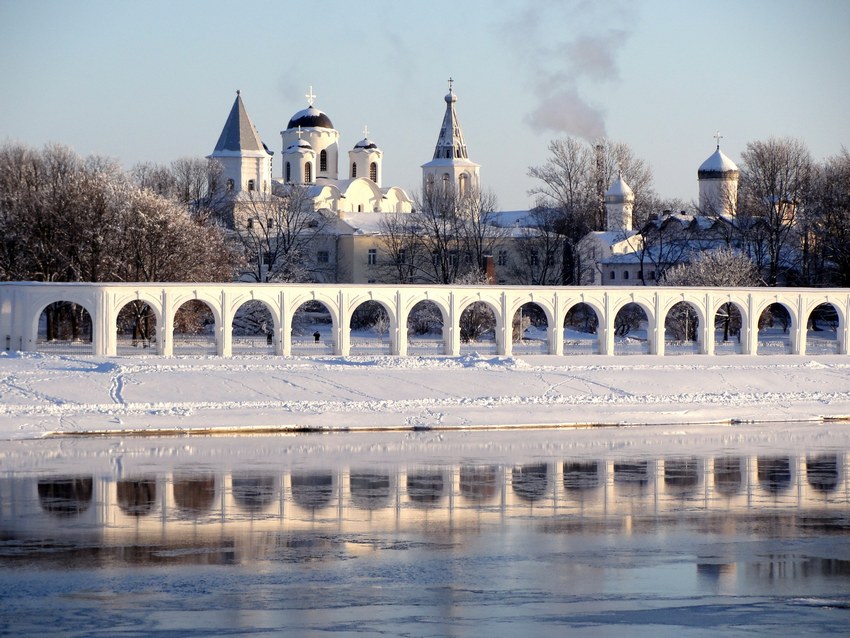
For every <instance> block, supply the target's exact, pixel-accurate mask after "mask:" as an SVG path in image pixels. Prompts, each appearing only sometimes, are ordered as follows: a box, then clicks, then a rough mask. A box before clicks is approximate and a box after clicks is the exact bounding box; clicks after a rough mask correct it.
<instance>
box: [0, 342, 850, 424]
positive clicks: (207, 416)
mask: <svg viewBox="0 0 850 638" xmlns="http://www.w3.org/2000/svg"><path fill="white" fill-rule="evenodd" d="M846 417H850V359H848V357H846V356H839V355H823V356H788V355H784V356H781V357H766V356H741V355H738V356H723V357H706V356H698V355H682V356H677V357H653V356H646V355H644V356H633V357H629V356H618V357H613V356H600V355H588V356H570V357H552V356H527V357H514V358H511V357H507V358H506V357H492V356H480V355H469V356H464V357H459V358H451V357H408V358H399V357H391V356H363V357H314V358H282V357H241V358H240V357H236V358H230V359H222V358H218V357H186V358H162V357H144V358H142V357H135V358H131V357H123V358H122V357H117V358H115V357H112V358H101V357H88V356H85V357H84V356H61V355H44V354H3V356H2V357H0V438H3V439H10V438H30V437H38V436H43V435H45V434H48V433H80V432H112V431H118V432H129V431H139V432H149V433H150V432H154V431H168V430H176V431H190V430H194V429H233V428H238V429H242V428H244V429H246V430H248V429H261V428H272V429H274V428H327V429H368V428H421V429H427V428H437V427H446V428H454V427H458V426H463V427H468V428H474V427H515V426H558V425H575V424H581V425H584V424H608V425H610V424H665V423H670V424H697V423H722V422H727V423H729V422H748V421H756V422H762V421H805V420H818V419H841V418H846Z"/></svg>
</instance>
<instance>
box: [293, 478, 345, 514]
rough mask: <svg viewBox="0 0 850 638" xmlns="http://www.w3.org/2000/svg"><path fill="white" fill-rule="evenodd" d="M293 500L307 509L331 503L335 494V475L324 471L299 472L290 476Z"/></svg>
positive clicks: (318, 507) (314, 509)
mask: <svg viewBox="0 0 850 638" xmlns="http://www.w3.org/2000/svg"><path fill="white" fill-rule="evenodd" d="M290 480H291V485H292V500H293V501H295V503H297V504H298V505H300V506H301V507H303V508H304V509H306V510H310V511H316V510H320V509H323V508H325V507H327V506H328V505H330V503H331V499H332V498H333V495H334V477H333V475H332V474H325V473H322V472H304V473H301V472H298V473H293V474H292V476H291V477H290Z"/></svg>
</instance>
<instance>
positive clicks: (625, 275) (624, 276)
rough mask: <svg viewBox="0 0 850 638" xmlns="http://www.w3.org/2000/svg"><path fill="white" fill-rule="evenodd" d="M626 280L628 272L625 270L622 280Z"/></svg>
mask: <svg viewBox="0 0 850 638" xmlns="http://www.w3.org/2000/svg"><path fill="white" fill-rule="evenodd" d="M628 278H629V271H628V270H626V271H625V272H623V279H628Z"/></svg>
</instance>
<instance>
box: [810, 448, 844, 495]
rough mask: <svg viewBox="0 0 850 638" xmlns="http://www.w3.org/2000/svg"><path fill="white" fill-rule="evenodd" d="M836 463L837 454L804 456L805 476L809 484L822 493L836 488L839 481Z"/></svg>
mask: <svg viewBox="0 0 850 638" xmlns="http://www.w3.org/2000/svg"><path fill="white" fill-rule="evenodd" d="M838 463H839V461H838V455H837V454H822V455H819V456H809V457H806V478H807V479H808V481H809V485H811V486H812V487H813V488H815V489H816V490H818V491H820V492H824V493H829V492H832V491H834V490H835V489H837V488H838V483H839V465H838Z"/></svg>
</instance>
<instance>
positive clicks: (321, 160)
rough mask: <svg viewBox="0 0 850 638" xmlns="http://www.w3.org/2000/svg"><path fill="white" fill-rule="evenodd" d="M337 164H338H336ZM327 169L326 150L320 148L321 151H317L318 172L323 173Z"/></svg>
mask: <svg viewBox="0 0 850 638" xmlns="http://www.w3.org/2000/svg"><path fill="white" fill-rule="evenodd" d="M337 166H339V164H337ZM327 170H328V152H327V151H326V150H324V149H322V152H321V153H319V172H320V173H324V172H325V171H327Z"/></svg>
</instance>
